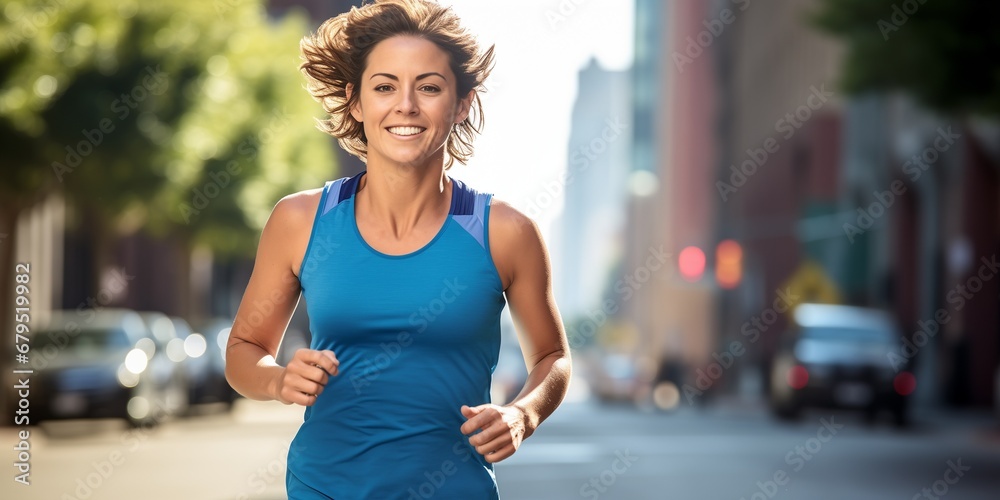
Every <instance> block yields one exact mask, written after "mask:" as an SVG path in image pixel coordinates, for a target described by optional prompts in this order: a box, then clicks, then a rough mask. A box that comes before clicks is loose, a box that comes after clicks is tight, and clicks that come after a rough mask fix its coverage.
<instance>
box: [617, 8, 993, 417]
mask: <svg viewBox="0 0 1000 500" xmlns="http://www.w3.org/2000/svg"><path fill="white" fill-rule="evenodd" d="M817 4H818V2H816V1H815V0H782V1H778V2H773V3H768V4H767V5H758V4H754V5H753V6H750V3H749V2H741V1H721V2H698V1H693V0H690V1H688V0H684V1H678V2H671V3H669V4H666V5H663V4H661V3H659V2H652V1H643V0H639V1H638V2H637V5H636V37H637V38H636V62H635V71H634V74H635V96H634V110H635V111H634V120H633V122H634V123H635V132H634V141H635V143H634V152H633V162H632V173H631V175H630V177H629V181H628V184H629V187H630V189H631V190H632V193H633V196H632V198H631V200H630V203H629V210H630V215H629V220H628V222H627V231H626V235H627V237H626V240H625V255H626V256H625V259H624V265H623V269H622V274H623V275H625V276H627V275H629V274H630V273H641V272H643V271H642V267H643V266H644V262H645V259H646V257H647V256H648V254H649V250H650V248H651V247H654V246H659V245H663V247H664V249H665V250H666V251H667V252H668V253H670V255H671V259H672V264H673V269H672V271H671V272H669V273H652V274H651V276H652V279H650V280H649V281H648V286H646V285H644V288H643V289H642V290H641V293H636V294H635V295H634V298H633V299H632V300H630V301H629V303H628V304H626V306H625V307H624V308H623V314H624V317H626V318H628V321H629V322H630V323H631V324H632V325H634V327H635V329H636V330H637V333H636V336H637V337H638V339H639V341H638V342H637V343H636V348H635V352H636V358H637V359H639V360H641V358H642V356H641V355H640V354H639V353H641V354H642V355H651V356H654V357H657V358H679V359H683V360H685V361H686V362H687V363H688V364H689V365H690V366H689V369H690V370H696V369H697V368H699V367H701V368H704V367H706V366H707V365H708V364H710V363H711V362H713V359H712V358H711V357H710V356H711V354H712V353H714V352H721V351H722V350H723V348H724V347H726V346H728V345H731V342H733V341H739V342H741V343H742V344H744V346H745V347H746V348H747V354H746V355H745V356H743V357H742V358H740V359H738V360H737V361H736V363H735V365H736V367H735V368H732V369H731V370H732V371H730V372H727V373H726V375H725V376H723V377H720V378H719V380H715V381H713V384H712V385H713V389H719V388H722V389H725V390H732V389H734V388H735V385H734V384H733V382H735V381H737V380H738V381H740V382H741V383H742V382H745V381H746V380H747V379H748V378H750V377H752V376H753V375H752V374H754V373H757V374H759V375H761V377H760V378H759V379H758V381H759V384H756V383H755V384H752V385H760V386H762V387H763V388H765V389H766V388H767V386H768V384H767V379H768V376H769V374H770V359H771V356H772V355H773V353H774V351H775V348H776V345H777V343H778V341H779V338H780V336H781V334H782V332H783V330H784V329H785V328H786V324H787V319H788V312H785V310H786V309H788V308H787V307H786V306H794V305H795V304H797V303H802V302H808V301H814V302H837V303H848V304H855V305H862V306H869V307H876V308H884V309H889V310H891V311H892V312H893V313H894V315H895V316H896V317H897V318H898V320H899V322H900V325H901V328H902V334H903V337H904V339H906V341H907V342H916V341H919V342H920V343H921V346H919V348H918V349H916V351H918V352H917V353H916V354H915V356H916V360H917V363H916V367H917V368H916V369H917V380H918V386H917V387H918V389H917V390H918V399H919V401H921V402H923V403H924V404H934V403H942V402H950V403H954V404H964V403H972V404H975V405H982V406H985V405H989V404H990V403H991V401H992V396H991V394H992V391H993V382H992V380H993V373H994V371H995V370H996V369H997V365H998V359H1000V345H998V344H1000V325H998V322H1000V313H998V312H997V311H998V308H997V307H996V297H997V296H998V291H1000V288H998V284H997V283H998V281H997V280H993V279H992V277H993V271H992V267H991V266H992V262H993V259H994V258H995V256H996V253H997V250H998V249H1000V246H998V245H1000V239H998V235H1000V210H998V207H997V200H998V199H1000V197H998V196H997V188H998V181H997V173H998V167H997V165H998V163H1000V162H998V158H1000V136H998V127H997V126H996V125H995V124H989V123H984V122H982V121H971V120H970V121H967V122H964V123H954V122H949V121H947V120H945V119H943V118H941V117H936V116H934V115H933V114H931V113H929V112H927V111H925V110H922V109H921V108H920V107H919V106H917V105H915V104H914V103H912V102H911V101H909V100H908V99H906V98H904V97H898V96H893V95H866V96H845V95H841V91H840V90H839V87H838V84H839V81H840V77H841V64H842V60H841V57H842V55H841V54H842V52H843V47H842V45H841V43H840V42H839V41H838V40H836V39H833V38H830V37H828V36H826V35H823V34H821V33H820V32H819V31H818V29H817V28H816V27H814V26H812V25H810V24H809V21H808V18H809V17H808V14H809V13H810V12H813V11H814V10H815V7H816V6H817ZM661 27H666V28H665V29H661ZM949 127H951V128H949ZM651 186H652V187H651ZM636 194H641V195H645V196H637V195H636ZM726 239H731V240H733V241H735V242H736V243H737V245H739V247H738V248H740V249H741V250H742V257H741V265H740V270H741V273H740V274H739V275H738V278H737V283H736V284H735V286H734V287H733V286H727V287H722V286H720V279H719V278H720V277H719V276H716V275H715V272H714V266H715V265H716V264H717V260H718V259H717V255H716V245H717V244H718V243H719V242H721V241H723V240H726ZM689 247H690V248H689ZM686 248H687V249H688V250H684V249H686ZM682 251H686V252H690V253H689V254H688V255H689V256H690V255H694V256H696V257H697V258H695V259H693V260H686V259H684V258H681V252H682ZM692 262H693V263H694V264H692ZM617 278H618V276H615V277H613V278H612V283H613V282H614V280H615V279H617ZM729 285H732V284H731V283H730V284H729ZM611 295H612V296H614V294H613V293H612V294H611ZM939 314H943V315H944V316H943V317H942V318H943V320H941V319H937V318H936V317H935V316H936V315H939ZM762 318H764V320H763V323H760V322H761V321H762ZM754 322H757V323H754ZM748 331H759V332H760V335H759V337H758V336H748V335H747V332H748ZM925 338H926V340H925ZM903 346H905V344H904V343H902V339H901V349H902V348H903ZM901 352H902V351H901ZM741 365H742V366H741ZM690 370H689V374H692V372H691V371H690ZM720 386H721V387H720Z"/></svg>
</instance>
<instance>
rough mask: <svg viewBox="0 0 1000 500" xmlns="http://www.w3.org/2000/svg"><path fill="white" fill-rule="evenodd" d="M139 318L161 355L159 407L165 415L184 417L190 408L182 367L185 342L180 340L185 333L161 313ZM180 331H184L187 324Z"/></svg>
mask: <svg viewBox="0 0 1000 500" xmlns="http://www.w3.org/2000/svg"><path fill="white" fill-rule="evenodd" d="M139 316H140V317H142V320H143V321H144V322H145V323H146V328H147V329H149V331H150V332H152V337H153V341H154V342H155V343H156V351H157V352H158V353H161V354H162V356H160V357H159V358H158V359H160V360H161V362H162V366H163V368H162V375H161V376H160V377H159V378H158V379H157V382H158V383H159V384H161V390H162V392H163V393H164V398H163V401H162V403H161V404H162V405H163V407H164V408H165V409H166V412H167V413H168V414H170V415H183V414H185V413H187V411H188V406H189V405H190V399H189V390H190V389H189V376H188V368H187V366H186V365H185V361H186V360H187V353H185V352H184V339H183V338H182V337H181V335H183V333H184V332H183V331H182V332H180V333H178V330H177V328H178V323H176V322H175V321H174V320H173V319H171V318H170V317H169V316H167V315H166V314H163V313H161V312H155V311H144V312H140V313H139ZM182 328H186V323H184V325H183V326H182Z"/></svg>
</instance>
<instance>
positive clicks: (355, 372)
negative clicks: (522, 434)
mask: <svg viewBox="0 0 1000 500" xmlns="http://www.w3.org/2000/svg"><path fill="white" fill-rule="evenodd" d="M363 175H365V172H361V173H359V174H357V175H355V176H353V177H350V178H348V177H344V178H340V179H337V180H335V181H330V182H327V183H326V185H325V187H324V189H323V195H322V198H321V199H320V203H319V207H318V209H317V213H316V218H315V221H314V223H313V229H312V234H311V236H310V238H309V243H308V246H307V248H306V253H305V256H304V257H303V260H302V266H301V268H300V270H299V280H300V282H301V284H302V289H303V297H304V298H305V301H306V311H307V312H308V316H309V330H310V332H311V333H312V342H311V345H310V348H312V349H317V350H322V349H330V350H332V351H333V352H334V353H336V355H337V359H338V360H339V361H340V370H339V375H338V376H336V377H330V380H329V382H328V383H327V385H326V387H325V388H324V390H323V392H322V393H321V394H320V395H319V397H318V398H317V399H316V403H315V404H314V405H313V406H309V407H306V410H305V417H304V421H303V422H302V425H301V427H300V428H299V430H298V433H297V434H296V435H295V438H294V439H293V440H292V443H291V445H290V447H289V450H288V474H289V477H288V478H287V479H288V480H289V481H293V480H297V481H298V482H299V483H301V484H304V485H305V486H307V487H308V488H310V489H312V490H315V493H321V494H322V495H325V496H327V497H330V498H335V499H337V500H341V499H355V498H377V499H397V498H398V499H403V500H411V499H417V500H420V499H425V498H431V497H432V496H433V497H434V498H476V499H480V498H483V499H490V498H492V499H497V498H499V491H498V489H497V484H496V477H495V475H494V470H493V465H492V464H490V463H489V462H486V460H485V459H484V458H483V456H482V455H480V454H479V453H478V452H477V451H476V450H475V448H473V447H472V445H470V444H469V440H468V438H469V437H470V436H466V435H463V434H462V432H461V431H460V430H459V428H460V427H461V426H462V424H463V423H465V421H466V419H465V417H464V416H462V412H461V407H462V405H468V406H477V405H481V404H486V403H489V402H490V381H491V377H492V374H493V370H494V369H495V368H496V364H497V358H498V356H499V352H500V313H501V311H502V310H503V308H504V306H505V304H506V300H505V299H504V295H503V285H502V282H501V280H500V275H499V273H498V272H497V269H496V267H495V266H494V264H493V259H492V257H491V255H490V251H489V248H490V247H489V213H490V200H491V198H492V196H493V195H492V194H488V193H482V192H479V191H476V190H474V189H472V188H470V187H469V186H467V185H465V184H464V183H462V182H461V181H459V180H457V179H451V177H450V176H449V178H450V179H451V182H452V188H453V189H452V197H451V209H450V211H449V215H448V218H447V219H446V220H445V222H444V225H443V226H442V227H441V229H440V230H439V231H438V233H437V235H436V236H434V239H432V240H431V241H430V242H429V243H427V244H426V245H425V246H424V247H423V248H421V249H419V250H416V251H414V252H412V253H408V254H405V255H387V254H383V253H381V252H379V251H377V250H375V249H374V248H372V247H371V246H369V245H368V243H367V242H365V240H364V239H363V238H362V236H361V233H360V232H359V231H358V226H357V223H356V219H355V208H354V207H355V199H356V197H355V195H356V194H357V186H358V184H359V181H360V179H361V177H362V176H363ZM289 489H290V490H291V488H289ZM439 493H440V494H439ZM305 496H307V495H303V497H305ZM309 498H314V497H313V496H309ZM315 498H322V497H321V496H319V495H316V496H315Z"/></svg>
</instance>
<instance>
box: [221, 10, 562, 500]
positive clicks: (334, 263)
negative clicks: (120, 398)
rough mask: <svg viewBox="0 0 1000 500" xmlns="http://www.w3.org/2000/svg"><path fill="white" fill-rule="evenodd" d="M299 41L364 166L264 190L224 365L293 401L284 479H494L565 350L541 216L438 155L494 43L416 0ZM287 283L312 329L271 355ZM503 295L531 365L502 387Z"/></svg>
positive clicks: (453, 139)
mask: <svg viewBox="0 0 1000 500" xmlns="http://www.w3.org/2000/svg"><path fill="white" fill-rule="evenodd" d="M301 48H302V54H303V59H304V60H305V61H304V62H303V64H302V70H303V72H304V73H305V75H306V76H307V79H308V81H309V90H310V92H311V93H312V94H313V96H314V97H315V98H316V99H317V100H319V101H320V102H322V103H323V106H324V109H325V110H326V111H327V112H328V113H329V118H328V119H327V120H324V121H321V122H320V123H321V128H322V129H323V130H324V131H326V132H327V133H330V134H331V135H333V136H335V137H337V138H338V140H339V143H340V144H341V146H342V147H344V148H345V149H346V150H348V151H350V152H351V153H353V154H355V155H357V156H359V157H360V158H361V159H362V160H364V161H365V162H366V164H367V169H366V170H365V171H364V172H362V173H360V174H358V175H356V176H353V177H350V178H341V179H337V180H336V181H331V182H328V183H327V184H326V186H325V187H324V188H321V189H313V190H308V191H303V192H300V193H296V194H293V195H290V196H286V197H285V198H283V199H282V200H281V201H279V202H278V203H277V205H276V206H275V207H274V210H273V212H272V213H271V216H270V218H269V220H268V221H267V224H266V225H265V227H264V230H263V234H262V235H261V240H260V246H259V248H258V250H257V258H256V264H255V266H254V271H253V275H252V276H251V278H250V282H249V284H248V286H247V289H246V292H245V294H244V296H243V300H242V303H241V305H240V308H239V311H238V313H237V316H236V320H235V322H234V325H233V330H232V334H231V337H230V339H229V345H228V346H227V360H228V361H227V366H226V375H227V378H228V379H229V381H230V383H231V384H232V386H233V387H234V388H235V389H236V390H237V391H239V392H240V393H241V394H243V395H244V396H246V397H248V398H250V399H256V400H272V399H273V400H278V401H281V402H282V403H285V404H299V405H303V406H306V407H307V408H306V410H305V417H304V422H303V423H302V426H301V427H300V429H299V431H298V433H297V434H296V436H295V439H294V440H293V441H292V445H291V447H290V449H289V452H288V474H287V476H286V487H287V490H288V496H289V498H294V499H314V498H315V499H326V498H337V499H345V498H347V499H350V498H379V499H388V498H400V499H413V498H417V499H421V498H429V497H431V496H432V495H433V496H436V497H437V498H475V499H479V498H498V497H499V493H498V490H497V486H496V480H495V476H494V471H493V464H494V463H496V462H499V461H501V460H504V459H506V458H508V457H510V456H511V455H512V454H514V452H516V451H517V449H518V447H519V446H520V445H521V442H522V441H523V440H524V439H525V438H527V437H529V436H531V434H532V433H533V432H534V431H535V430H536V429H537V428H538V425H539V424H541V422H542V421H543V420H545V418H546V417H548V416H549V415H550V414H551V413H552V412H553V411H554V410H555V408H556V406H558V405H559V403H560V402H561V401H562V399H563V397H564V396H565V394H566V389H567V385H568V383H569V378H570V354H569V347H568V343H567V340H566V336H565V333H564V331H563V327H562V324H561V320H560V317H559V313H558V311H557V309H556V306H555V303H554V301H553V298H552V290H551V283H550V266H549V261H548V256H547V251H546V249H545V246H544V243H543V241H542V238H541V236H540V233H539V231H538V228H537V226H536V225H535V224H534V222H533V221H532V220H530V219H529V218H527V217H526V216H525V215H523V214H522V213H520V212H519V211H517V210H515V209H514V208H512V207H511V206H510V205H508V204H506V203H504V202H501V201H499V200H496V199H494V198H493V197H492V195H490V194H488V193H482V192H479V191H477V190H475V189H472V188H471V187H469V186H467V185H465V184H464V183H462V182H461V181H458V180H456V179H452V178H451V177H450V176H448V175H447V174H446V171H447V170H448V168H449V167H450V166H451V164H452V162H453V160H458V161H459V162H460V163H463V164H464V163H465V162H466V160H467V159H468V157H469V156H471V152H472V150H471V140H472V138H473V133H474V132H478V131H479V127H480V126H481V116H482V106H481V103H480V101H479V98H478V94H477V92H478V91H479V90H481V88H482V83H483V81H484V80H485V79H486V77H487V76H488V75H489V72H490V69H491V68H490V66H491V62H492V56H493V49H492V47H491V48H490V49H489V50H488V51H486V52H485V53H480V52H479V48H478V45H477V44H476V42H475V39H474V38H473V37H471V36H470V35H468V34H467V33H466V32H465V30H464V29H462V27H461V26H460V22H459V19H458V18H457V17H456V16H455V14H454V13H453V12H452V11H451V10H450V9H446V8H443V7H441V6H439V5H437V4H436V3H433V2H430V1H425V0H390V1H381V2H377V3H374V4H368V5H365V6H363V7H361V8H352V9H351V11H350V12H348V13H345V14H342V15H340V16H337V17H335V18H332V19H330V20H328V21H326V22H325V23H324V24H323V25H322V26H320V27H319V29H318V30H317V32H316V33H315V34H313V35H311V36H308V37H306V38H305V39H304V40H303V42H302V47H301ZM474 113H475V114H476V115H478V117H479V119H474V118H473V117H472V115H473V114H474ZM446 150H447V156H448V158H447V160H446V159H445V156H446V155H445V152H446ZM300 290H301V291H302V293H303V296H304V297H305V299H306V305H307V312H308V315H309V319H310V330H311V332H312V343H311V345H310V348H309V349H300V350H298V351H296V352H295V354H294V357H293V358H292V360H291V361H290V362H289V363H288V366H284V367H282V366H279V365H277V364H276V363H275V360H274V356H275V353H276V351H277V349H278V345H279V342H280V340H281V337H282V335H283V332H284V329H285V328H286V326H287V324H288V320H289V317H290V316H291V314H292V312H293V311H294V309H295V306H296V303H297V300H298V297H299V292H300ZM505 296H506V299H505ZM505 303H509V304H510V308H511V313H512V315H513V318H514V320H515V323H516V325H517V330H518V337H519V341H520V344H521V349H522V351H523V353H524V358H525V362H526V364H527V368H528V371H529V376H528V379H527V381H526V383H525V385H524V388H523V390H522V391H521V392H520V393H519V394H518V395H517V397H515V398H514V400H513V401H511V402H510V403H508V404H505V405H498V404H491V402H490V398H489V391H490V379H491V373H492V370H493V368H494V367H495V366H496V362H497V356H498V354H499V347H500V323H499V318H500V313H501V311H502V309H503V307H504V304H505Z"/></svg>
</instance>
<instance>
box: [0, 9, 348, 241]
mask: <svg viewBox="0 0 1000 500" xmlns="http://www.w3.org/2000/svg"><path fill="white" fill-rule="evenodd" d="M307 30H308V24H307V22H306V20H305V18H304V17H303V16H300V15H295V14H291V15H288V16H285V17H284V18H283V19H281V20H273V19H269V18H268V17H267V16H266V14H265V13H264V10H263V7H262V6H261V3H260V2H259V1H251V0H243V1H239V2H236V1H227V0H218V1H215V2H187V1H184V0H158V1H156V2H139V1H136V0H85V1H83V0H48V1H30V2H13V3H8V4H5V6H4V7H3V9H2V12H0V38H2V46H0V137H2V139H0V147H3V149H4V151H5V154H4V155H2V157H0V165H2V169H3V171H4V174H5V179H4V181H3V182H2V183H0V197H2V198H4V199H5V201H6V203H7V204H8V205H11V206H16V207H21V208H23V206H26V205H28V204H30V203H31V202H32V200H34V199H37V197H38V195H39V194H40V193H41V194H43V193H46V192H51V191H52V190H59V191H61V192H63V193H64V194H65V196H66V198H67V200H68V201H69V203H70V206H71V207H73V208H75V209H78V210H80V211H81V212H82V213H85V214H89V215H90V216H94V217H97V218H98V219H100V221H101V222H102V223H103V224H105V225H106V226H107V227H110V228H113V229H116V230H117V231H119V232H128V231H132V230H136V229H138V228H145V229H146V230H149V231H151V232H153V233H157V234H167V233H169V234H179V235H181V236H183V237H184V238H185V239H187V240H189V241H193V242H200V243H202V244H205V245H207V246H209V247H211V248H213V249H215V250H216V251H221V252H234V253H244V254H247V253H252V251H253V248H254V245H253V241H254V238H255V237H256V235H257V234H258V232H259V230H260V228H261V227H262V226H263V223H264V220H265V219H266V217H267V214H268V213H269V211H270V209H271V207H272V206H273V204H274V203H275V202H276V201H277V199H278V198H280V197H281V196H282V195H284V194H288V193H290V192H294V191H297V190H301V189H305V188H309V187H317V186H318V185H320V184H321V182H322V180H323V179H326V178H329V177H330V176H331V175H332V174H333V172H334V170H335V166H334V164H333V155H332V148H333V144H334V143H333V142H332V141H331V140H330V139H329V137H328V136H326V135H324V134H322V133H321V132H319V131H317V130H316V129H315V127H314V122H313V119H312V117H313V116H316V115H317V114H318V112H319V108H318V106H317V105H316V104H315V102H314V101H313V100H312V98H311V97H310V96H309V94H308V93H307V92H306V91H305V90H304V89H303V88H302V83H303V80H302V76H301V74H300V73H299V72H298V70H297V66H298V63H299V58H298V42H299V39H300V38H301V37H302V36H303V35H304V34H305V33H306V32H307Z"/></svg>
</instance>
